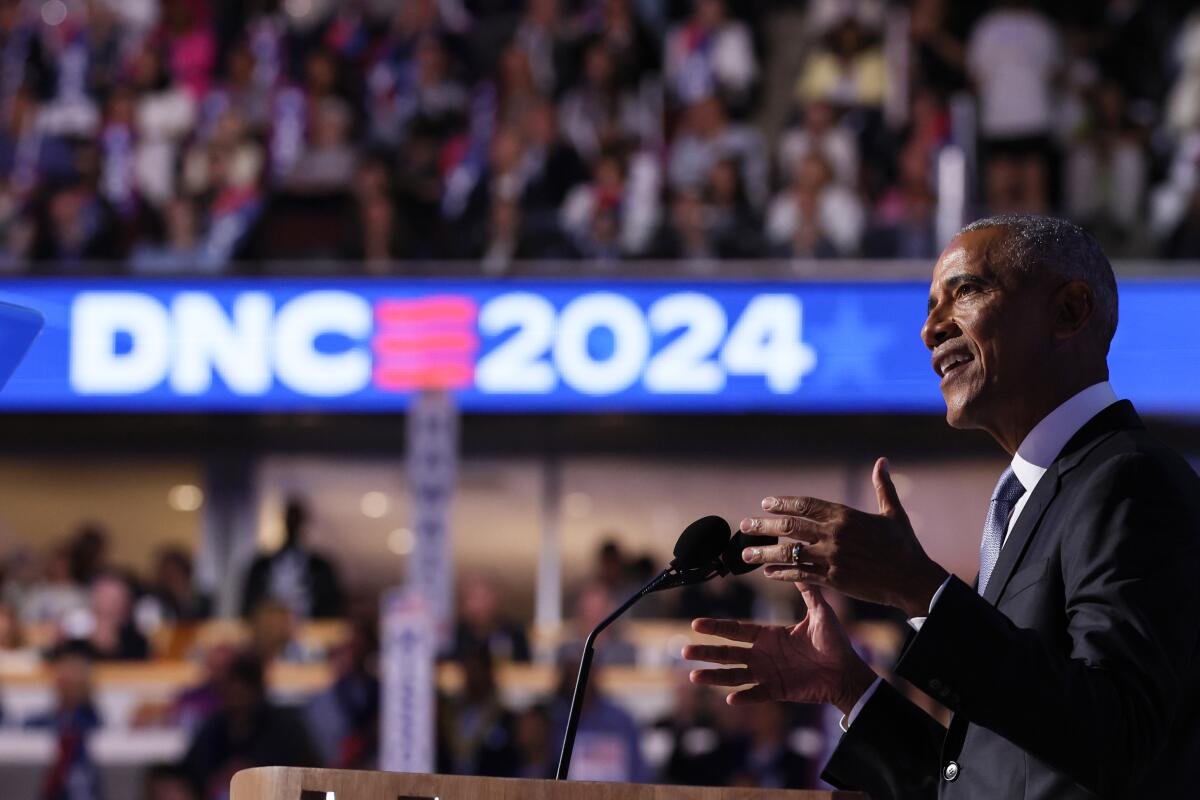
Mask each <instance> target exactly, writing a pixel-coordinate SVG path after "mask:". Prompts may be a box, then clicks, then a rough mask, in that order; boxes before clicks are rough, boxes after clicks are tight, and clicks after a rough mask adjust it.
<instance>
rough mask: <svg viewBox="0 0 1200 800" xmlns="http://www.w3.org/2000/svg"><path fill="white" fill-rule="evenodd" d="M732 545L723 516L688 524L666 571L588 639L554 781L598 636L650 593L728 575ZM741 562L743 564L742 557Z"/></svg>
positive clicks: (567, 753)
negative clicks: (730, 547)
mask: <svg viewBox="0 0 1200 800" xmlns="http://www.w3.org/2000/svg"><path fill="white" fill-rule="evenodd" d="M734 538H735V539H736V538H737V537H734ZM729 545H730V538H729V523H728V522H726V521H725V520H723V519H721V518H720V517H715V516H709V517H702V518H700V519H698V520H696V521H695V522H693V523H692V524H691V525H688V526H687V528H685V529H684V531H683V533H681V534H680V535H679V539H678V540H677V541H676V542H675V550H674V552H673V555H674V556H675V558H673V559H672V560H671V563H670V564H668V565H667V567H666V569H664V570H663V571H662V572H660V573H658V574H657V575H655V576H654V577H653V578H651V579H650V581H649V582H648V583H647V584H646V585H645V586H643V587H642V588H641V589H638V590H637V591H636V592H634V593H633V594H632V595H631V596H630V597H629V599H628V600H626V601H625V602H624V603H622V604H621V605H620V606H618V607H617V609H616V611H613V612H612V613H611V614H609V615H608V616H607V617H605V618H604V619H603V620H602V621H601V622H600V624H599V625H597V626H596V627H595V628H593V629H592V632H591V633H589V634H588V637H587V640H586V641H585V642H584V644H583V655H582V656H581V657H580V659H579V675H578V676H577V677H576V678H575V694H574V695H573V696H572V697H571V712H570V713H569V714H568V715H567V732H566V734H565V735H564V736H563V744H562V752H561V753H560V754H559V758H558V772H557V774H556V775H555V776H554V779H555V780H559V781H563V780H566V779H567V773H568V772H569V771H570V769H571V751H572V750H573V749H574V748H575V734H576V733H577V732H578V730H579V715H580V712H581V711H582V710H583V698H584V695H585V694H586V692H587V682H588V675H589V673H590V672H591V669H592V658H593V656H595V652H596V651H595V643H596V637H597V636H599V635H600V634H601V633H603V632H604V630H605V629H606V628H607V627H608V626H609V625H612V624H613V623H614V622H616V621H617V618H618V617H620V616H621V615H622V614H624V613H625V612H626V611H628V610H629V609H630V608H632V607H633V605H634V603H636V602H637V601H638V600H641V599H642V598H643V597H645V596H646V595H648V594H650V593H651V592H659V591H662V590H663V589H671V588H674V587H676V586H686V585H689V584H692V583H702V582H704V581H706V580H709V579H710V578H714V577H716V576H717V575H718V574H720V575H726V574H728V573H729V572H730V571H731V570H732V567H726V566H725V565H724V559H726V558H727V557H728V555H727V551H728V549H729ZM739 552H740V551H739ZM738 560H739V561H740V556H739V557H738ZM741 563H742V565H743V566H744V567H746V569H744V570H743V571H744V572H748V571H749V570H750V569H753V567H752V566H750V565H749V564H746V563H745V562H741ZM719 570H724V571H719Z"/></svg>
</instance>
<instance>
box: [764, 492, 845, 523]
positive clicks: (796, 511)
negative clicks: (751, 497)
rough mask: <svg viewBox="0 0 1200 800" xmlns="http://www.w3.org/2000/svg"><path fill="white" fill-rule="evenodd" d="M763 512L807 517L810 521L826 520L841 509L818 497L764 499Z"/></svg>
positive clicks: (835, 504) (838, 505)
mask: <svg viewBox="0 0 1200 800" xmlns="http://www.w3.org/2000/svg"><path fill="white" fill-rule="evenodd" d="M762 507H763V511H770V512H771V513H772V514H788V515H789V516H793V517H807V518H808V519H812V520H818V521H820V520H826V519H829V518H830V517H831V516H833V514H834V513H835V512H836V511H837V510H838V509H840V508H841V505H840V504H838V503H831V502H830V501H828V500H822V499H820V498H819V497H789V496H781V497H764V498H763V501H762Z"/></svg>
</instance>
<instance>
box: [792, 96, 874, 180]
mask: <svg viewBox="0 0 1200 800" xmlns="http://www.w3.org/2000/svg"><path fill="white" fill-rule="evenodd" d="M809 153H816V154H817V155H819V156H821V157H822V158H823V159H825V161H826V162H827V163H828V164H829V166H830V168H831V169H832V170H833V177H834V179H835V180H837V182H838V183H840V184H842V185H844V186H848V187H850V188H852V189H853V188H855V187H856V186H857V184H858V144H857V142H855V140H854V134H853V133H851V132H850V131H849V130H848V129H846V128H844V127H842V126H841V125H839V124H838V122H837V112H836V111H835V110H834V107H833V105H832V104H831V103H829V102H828V101H825V100H815V101H813V102H811V103H809V104H808V105H807V106H805V108H804V118H803V122H802V124H801V125H800V126H799V127H795V128H791V129H790V130H788V131H787V132H785V133H784V135H783V137H782V139H781V140H780V143H779V171H780V172H781V173H782V174H784V175H791V174H792V171H793V170H794V169H795V167H796V164H797V162H799V160H800V159H801V158H803V157H804V156H806V155H808V154H809Z"/></svg>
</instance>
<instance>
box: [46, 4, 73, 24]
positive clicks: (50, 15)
mask: <svg viewBox="0 0 1200 800" xmlns="http://www.w3.org/2000/svg"><path fill="white" fill-rule="evenodd" d="M66 18H67V4H66V3H64V2H63V0H49V2H46V3H42V22H44V23H46V24H47V25H49V26H50V27H51V28H53V27H56V26H58V25H61V24H62V23H63V21H64V20H65V19H66Z"/></svg>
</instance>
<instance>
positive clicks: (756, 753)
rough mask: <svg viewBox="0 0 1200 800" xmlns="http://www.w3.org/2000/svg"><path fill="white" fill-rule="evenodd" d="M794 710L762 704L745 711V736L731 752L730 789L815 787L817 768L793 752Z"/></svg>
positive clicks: (743, 715)
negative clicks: (792, 724) (791, 716)
mask: <svg viewBox="0 0 1200 800" xmlns="http://www.w3.org/2000/svg"><path fill="white" fill-rule="evenodd" d="M792 708H793V706H791V705H788V704H784V703H761V704H759V705H757V706H754V707H753V708H752V709H744V710H743V713H742V714H741V715H740V716H741V718H742V720H743V721H744V724H745V727H746V732H745V734H744V735H743V736H742V737H740V739H739V740H738V741H737V742H736V743H735V744H734V746H733V747H732V748H731V749H732V751H733V752H732V753H731V756H732V757H731V763H730V767H731V768H732V771H731V774H730V775H729V776H728V778H727V780H728V782H729V785H731V786H755V787H761V788H763V789H787V788H791V787H793V786H811V785H813V780H814V778H815V777H816V776H815V774H814V772H815V769H814V765H813V764H812V763H811V762H810V761H809V759H808V758H806V757H804V756H803V755H801V754H800V753H798V752H796V751H795V750H794V749H793V744H792V741H793V740H792V726H791V719H790V714H791V709H792Z"/></svg>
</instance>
